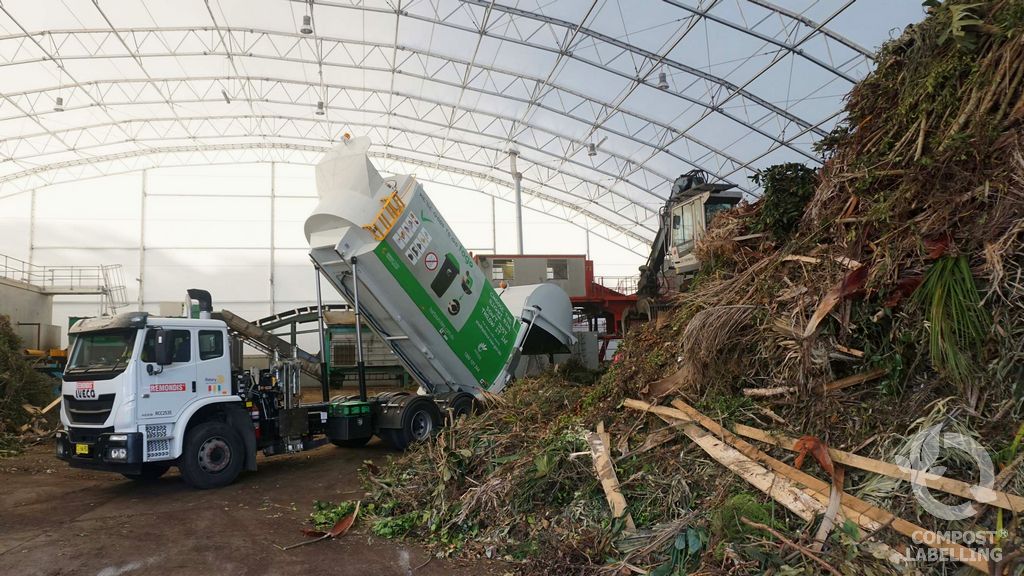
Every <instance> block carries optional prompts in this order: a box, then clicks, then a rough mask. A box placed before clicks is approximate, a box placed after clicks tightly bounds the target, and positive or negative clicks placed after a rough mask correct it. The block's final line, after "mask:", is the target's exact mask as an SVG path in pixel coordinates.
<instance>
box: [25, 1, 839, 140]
mask: <svg viewBox="0 0 1024 576" xmlns="http://www.w3.org/2000/svg"><path fill="white" fill-rule="evenodd" d="M293 1H294V0H293ZM463 1H465V2H472V3H478V2H479V1H480V0H463ZM314 3H315V4H319V5H324V6H332V7H336V8H347V9H358V10H367V8H366V7H354V6H343V5H339V4H336V3H328V2H323V1H315V0H314ZM495 6H496V7H499V6H501V5H497V4H496V5H495ZM501 9H502V10H517V9H513V8H510V7H507V6H501ZM374 11H376V12H384V13H388V14H394V13H395V12H394V11H392V10H383V11H382V10H374ZM520 12H522V11H520ZM402 16H404V17H407V18H411V19H415V20H420V21H424V22H429V23H432V24H437V25H439V26H444V27H448V28H453V29H456V30H461V31H463V32H469V33H473V34H483V35H484V36H487V37H490V38H495V39H498V40H502V41H505V42H510V43H514V44H520V45H522V46H526V47H529V48H532V49H535V50H541V51H544V52H549V53H553V54H561V53H562V52H563V51H561V50H558V49H556V48H553V47H551V46H545V45H543V44H536V43H531V42H528V41H525V40H521V39H517V38H513V37H510V36H503V35H499V34H493V33H489V32H487V31H486V30H480V29H477V28H472V27H469V26H462V25H458V24H454V23H451V22H444V21H441V20H433V19H430V18H425V17H423V16H420V15H417V14H411V13H408V12H402ZM525 17H527V18H533V19H538V18H539V19H540V21H548V20H551V23H553V24H555V23H558V24H557V25H562V26H570V27H571V26H574V25H573V24H572V23H571V22H564V21H561V20H557V19H549V18H548V17H540V16H539V15H536V14H531V13H525ZM188 29H189V30H211V31H212V30H213V28H211V27H202V26H197V27H190V28H188ZM145 30H147V29H146V28H126V29H123V30H120V29H119V30H118V32H129V33H130V32H139V31H145ZM148 30H150V31H155V32H159V31H164V30H173V28H155V29H154V28H150V29H148ZM220 30H224V31H228V30H238V31H243V32H247V31H252V32H254V33H255V32H256V31H255V30H252V29H232V28H228V27H220ZM581 31H582V32H584V33H588V32H589V34H590V35H592V36H593V35H596V36H593V37H595V38H598V39H601V40H602V41H607V42H609V43H612V44H616V43H617V47H619V48H620V49H622V50H627V51H631V52H633V53H636V54H638V55H641V56H643V57H645V58H648V59H652V60H655V61H658V62H661V63H664V64H666V65H669V66H672V67H674V68H676V69H678V70H680V71H682V72H685V73H689V74H691V75H695V76H698V77H701V78H704V79H706V80H708V81H709V82H712V83H715V84H718V85H720V86H722V87H724V88H726V89H730V90H731V89H732V88H730V87H733V88H735V90H734V91H733V92H732V95H733V96H736V95H739V96H743V97H744V98H746V99H748V100H750V101H751V102H754V103H756V104H757V105H759V106H761V107H762V108H765V109H766V110H768V111H770V112H772V113H774V114H776V115H778V116H780V117H783V118H785V119H787V120H789V121H790V122H793V123H795V124H797V125H799V126H801V127H812V129H813V126H814V125H813V124H812V123H811V122H809V121H807V120H804V119H802V118H800V117H798V116H795V115H793V114H791V113H789V112H787V111H786V110H783V109H781V108H779V107H778V106H775V105H774V104H771V103H770V102H767V101H765V100H764V99H762V98H760V97H758V96H756V95H754V94H752V93H749V92H747V91H746V90H745V89H743V88H741V87H739V86H736V85H734V84H732V83H731V82H728V81H727V80H724V79H722V78H719V77H717V76H715V75H713V74H708V73H706V72H703V71H700V70H698V69H696V68H692V67H689V66H686V65H685V64H682V63H680V62H676V61H674V60H669V59H664V58H662V57H661V56H659V55H657V54H653V53H651V52H648V51H646V50H642V49H640V48H638V47H635V46H632V45H630V44H626V43H623V42H622V41H620V40H617V39H615V38H611V37H607V36H604V35H601V34H600V33H597V32H593V31H589V30H588V29H586V28H582V29H581ZM54 32H55V33H65V34H77V33H88V32H96V31H95V30H93V31H90V30H61V31H54ZM103 32H108V31H106V30H104V31H103ZM259 32H260V33H267V34H275V35H282V36H291V35H292V34H289V33H283V32H276V31H275V32H271V31H266V30H262V31H259ZM47 33H50V32H47ZM37 34H40V33H37ZM318 40H320V41H323V40H328V41H332V42H340V43H348V44H352V45H360V44H364V45H371V46H375V47H380V46H381V45H380V44H372V43H367V42H360V41H355V40H339V39H329V38H321V37H318ZM398 48H399V49H401V50H410V49H409V48H408V47H406V46H399V47H398ZM410 51H413V50H410ZM173 55H177V56H182V55H187V54H182V53H173ZM225 55H226V54H225ZM235 55H236V56H238V54H235ZM139 56H141V57H147V56H143V55H139ZM566 56H567V57H569V58H571V59H573V60H577V61H579V62H583V63H585V64H588V65H590V66H594V67H596V68H598V69H601V70H604V71H605V72H608V73H610V74H613V75H616V76H619V77H621V78H624V79H626V80H630V81H638V80H639V79H638V78H637V77H635V76H631V75H629V74H627V73H625V72H622V71H620V70H616V69H614V68H611V67H609V66H607V65H605V64H602V63H600V62H597V61H593V60H589V59H586V58H583V57H581V56H578V55H576V54H574V53H572V52H568V53H567V54H566ZM94 57H102V55H95V56H94ZM433 57H435V58H440V59H444V60H449V61H455V60H454V59H453V58H452V57H450V56H438V55H434V56H433ZM278 59H279V60H282V61H288V60H287V59H283V58H278ZM324 64H325V65H330V63H328V62H324ZM480 68H482V69H485V70H487V69H493V68H492V67H489V66H480ZM382 71H384V72H387V73H393V72H395V73H397V71H394V70H382ZM512 74H514V75H517V76H522V74H520V73H517V72H513V73H512ZM643 83H644V84H647V83H646V82H643ZM647 85H648V86H650V85H649V84H647ZM666 93H667V94H671V95H672V96H674V97H677V98H680V99H682V100H684V101H686V102H689V103H691V104H694V105H696V106H699V107H701V108H704V109H706V110H708V111H710V112H715V113H718V114H719V115H721V116H723V117H725V118H728V119H729V120H731V121H733V122H736V123H737V124H740V125H742V126H746V127H747V128H749V129H751V130H754V131H755V132H757V133H758V134H760V135H761V136H763V137H765V138H768V139H769V140H772V141H774V142H776V143H778V144H781V145H783V146H786V147H787V148H791V149H792V150H793V151H795V152H797V153H799V154H801V155H803V156H806V157H807V158H809V159H811V160H814V159H815V157H814V156H813V155H811V154H809V153H807V152H806V151H804V150H801V149H800V148H797V147H794V146H792V145H791V144H790V143H787V142H784V141H782V140H779V139H778V138H777V137H776V136H774V135H772V134H771V133H769V132H765V131H763V130H761V129H760V128H758V127H757V126H755V125H753V124H752V123H750V122H748V121H746V120H743V119H742V118H740V117H738V116H735V115H733V114H731V113H729V112H727V111H726V110H725V109H724V108H723V107H722V106H721V105H718V104H714V103H711V102H706V101H704V100H701V99H699V98H694V97H692V96H688V95H686V94H683V93H681V92H675V91H671V90H668V91H666ZM595 102H598V103H600V104H602V105H608V103H602V102H600V101H595ZM824 135H825V134H824V132H822V133H821V134H819V136H824Z"/></svg>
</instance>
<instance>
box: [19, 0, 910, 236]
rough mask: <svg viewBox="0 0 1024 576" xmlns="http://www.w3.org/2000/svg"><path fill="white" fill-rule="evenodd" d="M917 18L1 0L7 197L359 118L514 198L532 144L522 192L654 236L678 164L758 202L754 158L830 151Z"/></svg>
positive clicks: (430, 3) (427, 167) (750, 6)
mask: <svg viewBox="0 0 1024 576" xmlns="http://www.w3.org/2000/svg"><path fill="white" fill-rule="evenodd" d="M304 15H309V16H311V25H312V29H313V33H311V34H305V33H303V31H302V30H301V28H302V24H303V16H304ZM920 16H921V8H920V6H919V5H918V3H917V2H900V3H891V2H888V1H886V0H859V1H855V0H843V1H839V0H830V1H823V0H787V1H783V0H704V1H698V0H662V1H655V0H643V1H638V0H632V1H630V0H560V1H553V0H500V1H498V0H495V1H489V0H461V1H460V0H314V1H312V2H309V1H300V0H294V1H287V0H259V1H256V0H205V1H204V0H159V1H148V0H147V1H141V0H131V1H129V0H61V1H60V2H49V1H48V2H39V1H38V0H3V2H0V86H2V95H0V197H2V196H4V195H5V194H9V193H14V192H20V191H23V190H27V189H32V188H37V187H40V186H44V185H47V184H53V183H59V182H66V181H71V180H77V179H81V178H87V177H93V176H98V175H108V174H118V173H124V172H131V171H136V170H141V169H144V168H150V167H156V166H173V165H182V164H222V163H232V162H252V161H276V162H295V163H313V162H315V161H316V160H317V158H318V157H319V155H320V154H321V153H322V151H323V150H324V149H326V148H327V147H329V146H330V145H331V143H332V142H335V141H337V140H338V138H339V137H340V136H341V134H343V133H345V132H349V133H352V134H366V135H368V136H370V138H371V139H372V140H373V141H374V142H375V143H376V144H375V146H374V148H373V149H372V153H373V156H374V157H375V158H377V161H378V163H379V167H380V168H381V169H382V170H384V171H388V172H396V173H397V172H413V173H416V174H418V175H419V176H420V177H422V178H425V179H429V180H435V181H440V182H445V183H450V184H453V185H456V186H463V187H466V188H470V189H475V190H480V191H484V192H486V193H490V194H494V195H497V196H500V197H502V198H508V197H509V195H510V190H509V188H510V187H511V182H512V177H511V175H510V174H509V159H508V152H509V150H510V149H515V150H518V152H519V161H518V168H519V170H521V171H522V173H523V190H524V197H525V198H524V202H525V203H526V204H527V205H528V206H529V207H531V208H533V209H537V210H541V211H544V212H546V213H549V214H552V215H555V216H556V217H559V218H562V219H565V220H567V221H571V222H573V223H575V224H577V225H581V226H585V227H586V228H588V229H590V230H592V231H593V232H594V233H595V234H599V235H601V236H603V237H605V238H609V239H611V240H613V241H615V242H616V243H618V244H620V245H622V246H625V247H627V248H629V249H632V250H634V251H638V252H642V251H643V247H644V245H646V244H647V243H648V242H649V240H650V239H651V238H652V237H653V235H654V232H655V230H656V227H657V223H656V221H655V219H654V217H655V215H656V214H657V210H658V208H659V207H660V206H661V205H662V203H663V199H664V198H665V196H666V195H667V193H668V190H669V187H670V183H671V181H672V180H673V179H674V178H675V177H676V176H677V175H679V174H680V173H682V172H685V171H688V170H690V169H693V168H700V169H703V170H706V171H707V172H708V173H709V174H710V175H711V176H712V177H713V178H715V179H718V180H722V181H727V182H731V183H734V184H736V185H738V186H739V187H740V188H742V189H743V190H745V191H746V192H748V193H749V194H751V195H755V196H756V195H757V189H756V188H755V187H754V186H753V185H752V184H751V182H750V180H749V178H748V177H749V176H750V174H751V173H752V171H753V170H755V169H757V168H763V167H765V166H768V165H770V164H774V163H777V162H781V161H790V160H796V161H802V162H807V163H816V162H818V158H817V155H816V154H815V153H814V152H813V150H812V143H813V142H814V141H815V140H816V139H818V138H820V137H821V136H822V135H824V134H826V133H827V132H828V131H829V130H830V129H831V128H832V127H833V126H834V125H835V124H836V122H837V121H838V120H839V119H840V116H839V111H840V109H841V100H842V96H843V95H844V94H845V93H846V92H848V91H849V89H850V87H851V86H852V83H853V82H856V81H857V80H858V79H860V78H862V77H863V76H864V75H865V74H867V73H868V72H869V71H870V70H871V68H872V60H871V53H872V51H873V50H874V49H875V48H877V46H878V45H879V44H880V43H881V42H882V41H884V40H885V39H886V38H888V37H889V35H890V34H891V33H892V31H893V30H899V29H900V28H902V27H903V26H905V25H906V24H907V23H909V22H911V21H913V20H916V19H918V18H919V17H920ZM663 79H664V81H665V82H666V83H667V86H665V85H664V84H662V80H663ZM318 102H322V103H323V114H322V115H321V114H318V113H317V108H318ZM590 144H594V145H595V147H596V151H597V154H596V155H593V156H591V155H590V154H588V148H589V145H590Z"/></svg>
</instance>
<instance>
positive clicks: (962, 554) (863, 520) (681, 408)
mask: <svg viewBox="0 0 1024 576" xmlns="http://www.w3.org/2000/svg"><path fill="white" fill-rule="evenodd" d="M672 405H673V406H675V407H676V408H677V409H678V413H679V414H680V415H681V416H682V417H683V418H686V419H688V420H691V421H695V422H698V423H700V424H701V425H702V426H704V427H705V428H707V429H708V430H710V431H712V432H713V433H715V434H718V435H719V436H721V437H722V438H724V439H725V440H726V441H727V442H729V444H730V445H732V446H734V447H735V448H736V449H737V450H740V451H742V452H744V453H745V454H747V456H748V457H750V458H751V459H753V460H757V461H762V460H763V461H764V462H766V463H768V464H769V466H770V467H771V468H772V469H773V470H775V471H776V472H778V473H779V474H781V475H783V476H785V477H787V478H789V479H790V480H794V481H796V482H799V483H801V484H803V485H804V486H807V488H809V489H811V490H813V491H815V492H817V493H819V494H820V495H822V496H824V497H825V498H827V497H828V494H829V490H830V487H829V483H827V482H824V481H822V480H819V479H817V478H815V477H814V476H811V475H810V474H807V473H806V472H803V471H801V470H797V469H796V468H793V467H792V466H790V465H788V464H786V463H784V462H781V461H779V460H776V459H774V458H772V457H771V456H768V455H767V454H765V453H764V452H761V451H760V450H758V449H757V448H756V447H754V446H753V445H751V444H750V443H748V442H746V441H744V440H743V439H741V438H739V437H738V436H736V435H735V434H733V433H732V432H729V431H728V430H726V429H725V428H723V427H722V426H721V425H719V424H718V423H717V422H715V421H714V420H712V419H711V418H708V417H707V416H705V415H704V414H701V413H700V412H699V411H697V410H696V409H695V408H693V407H692V406H689V405H688V404H686V403H685V402H683V401H682V400H674V401H673V402H672ZM842 502H843V505H844V515H846V517H847V518H849V519H851V520H853V521H854V522H856V523H857V524H858V525H860V526H861V527H862V528H865V529H866V530H877V528H871V526H879V525H881V526H884V525H889V526H890V527H892V529H894V530H896V531H897V532H899V533H900V534H903V535H904V536H907V537H910V538H914V537H915V536H916V537H917V540H918V541H920V542H925V543H926V545H928V546H929V547H931V548H935V549H937V550H942V551H944V552H946V553H947V554H948V555H949V557H950V558H952V559H955V560H957V561H959V562H963V563H964V564H967V565H969V566H971V567H972V568H975V569H977V570H979V571H981V572H986V573H987V572H988V562H987V561H985V560H983V559H981V558H979V556H978V555H977V554H975V553H974V551H973V550H971V549H970V548H967V547H965V546H962V545H960V544H958V543H956V542H952V541H949V540H947V539H945V538H943V537H942V536H940V535H939V534H937V533H935V532H932V531H930V530H927V529H925V528H922V527H921V526H918V525H916V524H914V523H912V522H909V521H907V520H904V519H902V518H900V517H898V516H896V515H894V514H893V513H892V512H889V511H888V510H885V509H883V508H879V507H878V506H874V505H872V504H869V503H867V502H865V501H863V500H861V499H860V498H857V497H855V496H853V495H851V494H849V493H846V492H844V493H843V495H842ZM846 510H849V511H850V512H852V513H853V514H852V515H850V514H849V513H847V512H845V511H846ZM869 520H870V521H871V522H868V521H869Z"/></svg>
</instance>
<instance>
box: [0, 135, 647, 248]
mask: <svg viewBox="0 0 1024 576" xmlns="http://www.w3.org/2000/svg"><path fill="white" fill-rule="evenodd" d="M247 117H248V116H237V117H227V118H231V119H239V118H247ZM267 118H270V117H267ZM197 119H198V120H207V119H209V117H198V118H197ZM281 119H283V120H288V119H287V118H281ZM174 120H175V119H173V118H166V119H164V120H163V121H165V122H172V121H174ZM182 120H183V121H185V120H188V119H187V118H182ZM300 120H305V119H300ZM349 125H353V126H362V125H365V126H367V127H369V128H374V129H383V128H384V125H383V124H363V123H349ZM409 132H410V133H414V131H409ZM415 133H416V134H417V135H420V136H423V137H428V138H437V137H436V136H432V135H429V134H425V133H422V132H415ZM257 137H258V138H273V137H279V138H282V139H289V140H300V141H302V140H311V138H308V137H305V138H304V137H301V136H280V135H275V134H260V133H246V134H234V135H231V134H222V135H219V136H209V137H206V139H209V140H216V139H221V140H226V139H232V138H257ZM186 138H188V137H187V136H182V137H181V138H180V139H186ZM164 139H166V138H165V137H160V138H152V139H146V138H136V139H133V140H131V141H130V142H129V141H122V142H109V143H104V144H99V145H94V146H90V147H82V148H81V149H89V148H97V147H103V146H109V145H115V144H126V143H148V142H160V141H162V140H164ZM325 141H326V142H330V140H325ZM453 141H454V140H453ZM458 142H459V143H462V142H461V141H458ZM380 145H381V146H382V147H384V148H385V149H391V150H398V151H400V152H406V153H410V154H411V153H417V152H418V151H417V150H411V149H408V148H403V147H400V146H396V145H395V144H393V143H390V142H388V143H380ZM234 146H236V147H238V146H239V145H237V144H235V145H234ZM328 148H329V146H321V147H317V148H315V149H316V150H318V151H323V150H327V149H328ZM214 149H215V148H214ZM147 150H150V149H149V148H140V149H139V150H136V151H132V152H125V153H119V154H112V155H102V156H95V157H89V158H83V159H80V160H69V161H64V162H58V163H50V164H42V165H39V166H35V167H32V168H29V169H26V170H22V171H20V172H16V173H12V174H8V175H5V176H3V177H0V184H3V183H5V182H11V181H15V180H19V179H22V178H28V177H31V176H33V175H36V174H39V173H43V172H47V171H52V170H56V169H60V168H65V167H69V166H79V165H85V164H91V163H92V164H98V163H102V162H106V161H109V160H110V159H111V158H114V159H120V158H127V157H134V156H140V155H146V154H147ZM492 151H493V150H492ZM409 158H412V156H409ZM458 162H460V163H462V164H467V165H470V166H475V167H477V168H479V169H480V170H487V169H493V167H492V166H490V165H489V164H483V163H479V162H473V161H470V160H459V161H458ZM444 166H445V167H446V168H445V169H446V170H450V171H455V172H458V171H459V170H464V169H460V168H458V167H455V166H454V165H452V164H444ZM474 174H483V172H476V171H474ZM526 181H527V182H529V183H532V184H534V185H536V186H540V187H546V188H550V189H551V190H552V191H555V192H557V193H559V194H564V195H566V196H569V197H570V198H572V199H573V201H568V200H559V201H558V202H559V203H560V204H562V205H566V206H574V208H573V209H574V210H575V211H578V212H581V213H585V214H586V215H588V216H590V217H593V218H595V219H598V220H602V221H609V222H610V220H608V219H607V218H606V217H604V216H601V215H600V214H598V213H597V212H594V211H592V210H590V209H584V208H582V206H583V205H586V204H591V205H592V206H595V207H597V208H601V209H602V210H606V211H608V212H610V213H613V214H617V215H619V216H624V215H623V214H622V213H621V212H617V211H616V210H614V208H612V207H608V206H604V205H602V204H600V203H598V202H595V201H594V200H593V199H590V198H586V197H583V196H579V195H578V194H575V193H573V192H571V191H567V190H561V189H559V188H554V187H552V186H551V185H550V184H548V183H545V182H541V181H538V180H533V179H530V178H527V179H526ZM501 182H504V181H501ZM509 186H511V185H509ZM533 195H534V196H537V197H541V196H543V197H544V198H545V201H548V202H553V201H554V200H553V199H554V197H553V196H551V195H550V194H543V193H540V192H537V193H535V194H533ZM648 218H649V217H648ZM625 220H626V221H627V222H628V224H629V226H630V227H627V226H626V225H622V224H617V225H616V229H617V230H619V231H620V232H623V233H626V232H628V231H630V230H637V229H639V230H645V231H647V232H650V233H651V234H653V233H654V230H652V229H651V228H649V227H648V226H647V225H646V224H644V222H643V221H642V220H637V219H632V218H628V217H625ZM640 237H642V236H640Z"/></svg>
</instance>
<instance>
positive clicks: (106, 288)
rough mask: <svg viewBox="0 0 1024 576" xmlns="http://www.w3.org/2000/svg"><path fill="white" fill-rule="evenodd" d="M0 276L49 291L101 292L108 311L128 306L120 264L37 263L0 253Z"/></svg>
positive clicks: (64, 292) (58, 292)
mask: <svg viewBox="0 0 1024 576" xmlns="http://www.w3.org/2000/svg"><path fill="white" fill-rule="evenodd" d="M0 278H3V279H5V280H12V281H15V282H22V283H24V284H31V285H32V286H35V287H36V288H39V289H40V290H41V291H43V292H45V293H48V294H101V295H103V297H104V301H105V304H106V306H107V308H108V309H109V312H111V313H113V312H115V311H116V310H117V309H118V308H122V307H124V306H127V305H128V294H127V290H126V288H125V285H124V275H123V274H122V268H121V265H120V264H110V265H99V266H39V265H37V264H31V263H29V262H26V261H24V260H21V259H19V258H14V257H11V256H6V255H3V254H0Z"/></svg>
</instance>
